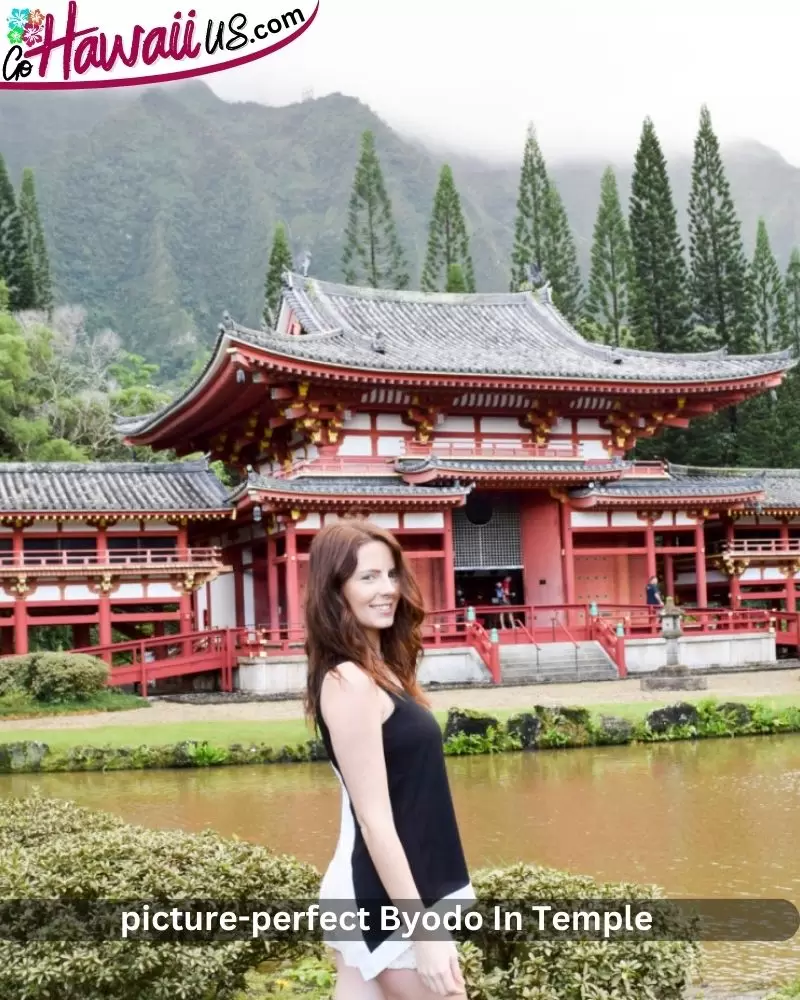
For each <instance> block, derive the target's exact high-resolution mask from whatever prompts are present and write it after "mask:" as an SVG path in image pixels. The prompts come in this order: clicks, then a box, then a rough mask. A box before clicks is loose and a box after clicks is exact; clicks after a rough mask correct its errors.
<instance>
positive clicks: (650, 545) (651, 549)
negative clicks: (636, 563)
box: [644, 517, 657, 582]
mask: <svg viewBox="0 0 800 1000" xmlns="http://www.w3.org/2000/svg"><path fill="white" fill-rule="evenodd" d="M644 534H645V544H646V546H647V554H646V556H645V558H646V564H647V580H648V582H649V581H650V577H652V576H656V575H657V570H656V529H655V526H654V524H653V519H652V517H648V518H647V527H646V528H645V531H644Z"/></svg>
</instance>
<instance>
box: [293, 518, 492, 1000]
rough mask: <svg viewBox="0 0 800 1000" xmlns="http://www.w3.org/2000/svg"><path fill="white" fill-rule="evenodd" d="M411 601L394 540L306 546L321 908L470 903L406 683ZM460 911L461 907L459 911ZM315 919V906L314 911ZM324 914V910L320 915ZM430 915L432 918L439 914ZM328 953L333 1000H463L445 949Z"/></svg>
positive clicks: (417, 632) (347, 529) (386, 946)
mask: <svg viewBox="0 0 800 1000" xmlns="http://www.w3.org/2000/svg"><path fill="white" fill-rule="evenodd" d="M423 618H424V610H423V607H422V598H421V595H420V591H419V587H418V586H417V583H416V581H415V580H414V577H413V574H412V573H411V571H410V569H409V567H408V565H407V564H406V561H405V558H404V556H403V552H402V549H401V548H400V545H399V544H398V542H397V540H396V539H395V538H394V537H393V536H392V535H391V534H390V533H389V532H388V531H385V530H383V529H382V528H379V527H377V526H376V525H374V524H372V523H371V522H369V521H363V520H344V521H338V522H336V523H334V524H330V525H327V526H326V527H325V528H323V529H322V531H320V532H319V534H317V535H316V537H315V538H314V541H313V543H312V545H311V552H310V556H309V574H308V583H307V589H306V601H305V622H306V635H307V638H306V655H307V657H308V687H307V693H306V711H307V714H308V716H309V718H310V719H313V720H314V721H315V723H316V724H317V726H318V728H319V731H320V733H321V735H322V739H323V741H324V743H325V747H326V749H327V752H328V756H329V758H330V761H331V765H332V767H333V769H334V772H335V773H336V775H337V777H338V779H339V782H340V786H341V791H342V814H341V825H340V832H339V841H338V844H337V847H336V851H335V853H334V856H333V859H332V860H331V863H330V865H329V866H328V869H327V871H326V872H325V875H324V877H323V880H322V884H321V886H320V899H321V900H323V901H325V900H328V901H331V902H333V901H354V906H348V909H353V908H358V907H361V906H365V907H366V908H367V909H368V910H369V912H370V914H374V915H375V916H376V917H377V916H379V914H380V907H381V906H382V905H385V906H390V905H396V906H398V907H401V906H403V905H404V904H405V905H406V906H408V905H410V904H412V903H414V902H417V901H421V905H423V906H425V907H432V906H433V905H434V904H435V903H442V902H443V904H444V907H445V908H447V905H448V901H449V900H451V899H459V900H474V898H475V893H474V891H473V888H472V885H471V882H470V878H469V872H468V870H467V865H466V861H465V860H464V852H463V849H462V845H461V840H460V837H459V833H458V827H457V824H456V817H455V812H454V809H453V804H452V799H451V796H450V788H449V784H448V780H447V771H446V770H445V761H444V750H443V746H442V733H441V729H440V727H439V724H438V723H437V721H436V719H435V718H434V716H433V714H432V713H431V712H430V711H429V708H428V705H429V702H428V701H427V699H426V698H425V697H424V695H423V693H422V691H421V689H420V686H419V684H418V682H417V678H416V673H417V660H418V657H419V655H420V653H421V651H422V639H421V626H422V621H423ZM462 905H469V904H462ZM323 908H324V906H323ZM331 908H334V907H331ZM439 912H442V910H441V908H440V909H439ZM370 924H371V929H370V930H369V931H367V932H360V931H359V932H356V933H355V934H353V933H350V934H349V935H348V937H349V938H350V939H351V940H343V941H333V940H332V939H331V936H330V935H328V936H327V937H326V941H327V943H328V944H329V945H331V946H332V947H333V948H334V949H335V955H336V968H337V986H336V994H335V1000H430V998H432V997H437V996H448V997H453V998H456V1000H466V993H465V990H464V980H463V976H462V975H461V970H460V968H459V962H458V954H457V951H456V947H455V944H454V943H453V941H452V940H447V941H439V940H427V941H415V942H412V941H410V940H409V939H408V938H401V937H400V936H399V935H398V934H395V935H391V932H390V931H383V932H381V928H380V921H379V920H378V921H377V922H376V920H375V919H371V920H370Z"/></svg>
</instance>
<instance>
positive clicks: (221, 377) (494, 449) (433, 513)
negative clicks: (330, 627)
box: [124, 274, 800, 625]
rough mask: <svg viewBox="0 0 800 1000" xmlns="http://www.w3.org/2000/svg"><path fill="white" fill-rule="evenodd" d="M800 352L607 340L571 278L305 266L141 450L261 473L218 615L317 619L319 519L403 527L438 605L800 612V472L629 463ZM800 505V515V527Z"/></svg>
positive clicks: (749, 393)
mask: <svg viewBox="0 0 800 1000" xmlns="http://www.w3.org/2000/svg"><path fill="white" fill-rule="evenodd" d="M793 364H794V361H793V360H792V359H791V357H790V356H789V354H788V352H779V353H773V354H764V355H747V356H741V357H734V356H730V355H727V354H726V353H725V352H724V351H716V352H711V353H707V354H669V355H668V354H658V353H654V352H644V351H634V350H627V349H621V348H614V347H610V346H605V345H601V344H595V343H591V342H588V341H586V340H585V339H583V338H582V337H581V336H580V335H579V334H578V333H577V332H576V331H575V330H574V329H573V328H572V327H571V326H570V325H569V324H568V323H567V322H566V320H565V319H564V318H563V316H561V314H560V313H559V312H558V311H557V309H556V308H555V307H554V305H553V304H552V302H551V301H550V297H549V294H548V291H547V289H544V290H542V291H540V292H530V291H525V292H519V293H515V294H468V295H454V294H426V293H422V292H416V291H387V290H382V289H381V290H378V289H368V288H356V287H347V286H343V285H337V284H331V283H328V282H323V281H318V280H315V279H313V278H309V277H304V276H302V275H298V274H287V275H286V276H285V287H284V291H283V298H282V305H281V308H280V314H279V318H278V322H277V324H276V329H275V330H274V331H267V330H260V331H258V330H251V329H246V328H243V327H241V326H239V325H237V324H236V323H234V322H233V321H232V320H231V319H230V317H227V316H226V322H225V323H224V324H222V326H221V331H220V336H219V338H218V341H217V344H216V348H215V350H214V352H213V356H212V358H211V360H210V361H209V363H208V365H207V367H206V369H205V371H204V372H203V373H202V374H201V375H200V377H199V378H198V379H197V380H196V382H195V383H194V385H193V386H192V387H191V388H190V389H189V390H188V391H187V392H186V393H184V395H182V396H181V397H180V398H178V399H176V400H175V401H174V402H173V403H171V404H170V405H169V406H168V407H166V408H165V409H164V410H163V411H162V412H160V413H156V414H154V415H152V416H150V417H148V418H144V419H141V420H140V421H138V422H137V423H136V424H130V423H129V424H128V425H127V426H126V427H125V428H124V430H125V433H126V435H127V439H128V441H129V442H130V443H132V444H139V445H150V446H152V447H153V448H156V449H164V448H174V449H175V450H176V452H177V453H178V454H179V455H189V454H195V453H197V452H201V453H204V454H208V455H209V456H210V458H211V459H220V460H222V461H223V462H225V463H226V464H227V465H229V466H232V467H235V468H237V469H238V470H239V471H240V473H241V475H242V477H243V482H242V484H241V486H240V487H239V488H238V489H236V490H235V491H234V492H233V493H232V495H231V503H232V505H233V506H234V508H235V512H236V518H235V524H233V525H228V526H227V531H226V532H225V533H224V534H223V535H217V534H212V529H211V527H210V526H205V528H203V527H200V528H199V529H198V530H199V531H200V536H198V538H197V544H200V545H204V546H214V545H218V546H222V548H223V553H224V561H225V562H226V563H229V564H231V565H232V566H233V568H234V572H233V574H232V575H230V576H226V577H220V578H219V579H217V580H216V581H215V582H214V583H213V584H211V585H209V587H207V588H206V592H205V594H203V593H202V592H201V593H200V594H198V598H199V600H198V604H197V612H198V614H199V615H200V616H201V619H200V620H202V621H203V622H205V623H208V624H212V625H220V624H231V625H232V624H237V623H238V624H251V623H269V624H273V625H274V624H278V623H289V624H292V623H299V622H300V621H301V617H302V615H301V608H302V599H303V591H304V584H305V578H306V568H307V554H308V549H309V545H310V542H311V539H312V538H313V535H314V533H315V531H316V530H317V529H318V528H319V527H320V526H321V525H322V524H323V523H325V522H327V521H329V520H331V519H335V518H337V517H342V516H347V515H369V516H370V517H371V518H373V519H374V520H376V521H377V522H378V523H380V524H382V525H385V526H387V527H389V528H391V529H392V530H393V531H395V532H396V533H397V535H398V537H399V538H400V539H401V541H402V544H403V546H404V548H405V550H406V551H407V552H408V554H409V555H410V557H411V558H412V559H413V561H414V565H415V567H416V570H417V573H418V576H419V578H420V581H421V584H422V587H423V590H424V593H425V597H426V601H427V603H428V606H429V607H430V608H455V607H456V606H457V605H459V604H480V603H488V601H489V599H490V598H491V594H492V591H493V587H494V586H495V584H496V581H497V580H498V579H500V578H502V577H504V576H506V575H510V576H511V577H512V581H513V583H512V591H513V593H514V595H515V602H516V603H517V604H519V605H555V604H575V603H588V602H591V601H597V602H610V603H622V604H641V603H643V602H644V594H645V584H646V580H647V578H648V577H649V576H650V575H652V574H654V573H655V574H658V575H659V577H660V578H661V580H662V588H663V590H664V592H665V593H670V594H674V595H676V596H677V597H678V599H679V600H680V601H681V602H682V603H692V604H695V605H698V606H701V607H705V606H707V605H708V604H709V603H710V602H711V603H718V604H723V605H727V604H728V603H731V604H732V605H733V606H734V607H738V606H740V605H744V604H746V602H748V601H753V600H765V601H771V602H775V601H783V602H784V605H783V606H784V607H785V608H786V609H794V607H795V584H794V581H795V579H796V578H797V575H798V571H799V570H800V473H795V472H791V471H789V472H774V471H769V472H766V473H765V472H764V471H763V470H755V471H754V470H739V471H735V472H732V473H731V472H730V471H729V470H728V471H725V472H724V473H722V472H719V473H718V472H715V471H714V470H704V469H703V470H700V469H689V468H676V467H674V466H673V467H666V466H665V465H663V464H662V463H659V462H651V463H633V462H630V461H628V460H626V455H627V454H628V453H629V452H630V450H631V449H632V447H633V445H634V444H635V442H636V441H637V440H639V439H641V438H648V437H652V436H654V435H657V434H658V433H659V431H660V430H661V428H663V427H680V428H685V427H687V426H688V425H689V422H690V421H691V420H694V419H702V418H703V417H705V416H708V415H709V414H712V413H714V412H716V411H718V410H720V409H722V408H724V407H727V406H731V405H733V404H736V403H741V402H743V401H744V400H746V399H748V398H751V397H753V396H755V395H757V394H759V393H762V392H764V391H766V390H769V389H771V388H773V387H775V386H777V385H779V384H780V383H781V381H782V379H783V378H784V376H785V373H786V372H787V371H788V370H789V369H790V368H791V367H792V365H793ZM795 520H796V524H797V526H796V527H795V526H794V524H795Z"/></svg>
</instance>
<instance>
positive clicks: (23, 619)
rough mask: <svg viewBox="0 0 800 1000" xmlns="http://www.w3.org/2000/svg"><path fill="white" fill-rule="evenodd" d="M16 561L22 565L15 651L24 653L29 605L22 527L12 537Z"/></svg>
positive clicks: (26, 644)
mask: <svg viewBox="0 0 800 1000" xmlns="http://www.w3.org/2000/svg"><path fill="white" fill-rule="evenodd" d="M11 545H12V551H13V553H14V562H15V563H16V564H17V565H18V566H19V567H20V576H19V578H18V580H17V595H16V598H15V599H14V652H15V653H16V654H17V655H18V656H21V655H24V654H25V653H27V652H28V649H29V646H28V605H27V603H26V597H27V593H28V587H27V586H26V581H25V578H24V572H25V571H24V569H23V567H24V565H25V544H24V542H23V539H22V528H14V534H13V536H12V539H11Z"/></svg>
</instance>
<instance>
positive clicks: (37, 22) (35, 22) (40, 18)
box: [26, 7, 46, 28]
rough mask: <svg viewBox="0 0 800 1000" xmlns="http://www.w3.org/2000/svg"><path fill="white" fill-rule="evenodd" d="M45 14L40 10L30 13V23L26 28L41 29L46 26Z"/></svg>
mask: <svg viewBox="0 0 800 1000" xmlns="http://www.w3.org/2000/svg"><path fill="white" fill-rule="evenodd" d="M45 16H46V15H45V14H43V13H42V12H41V11H40V10H39V8H38V7H37V8H36V10H31V11H28V23H27V25H26V27H34V28H39V27H41V25H43V24H44V19H45Z"/></svg>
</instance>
